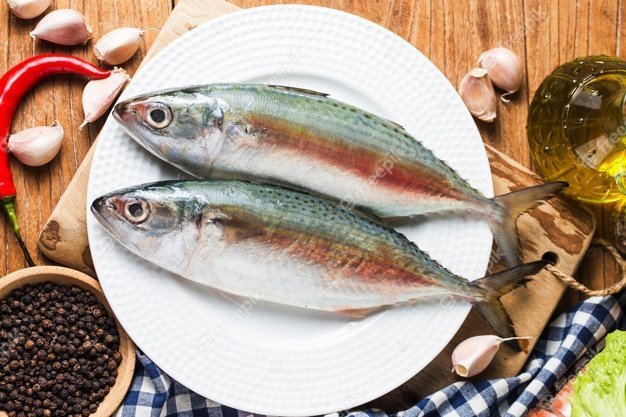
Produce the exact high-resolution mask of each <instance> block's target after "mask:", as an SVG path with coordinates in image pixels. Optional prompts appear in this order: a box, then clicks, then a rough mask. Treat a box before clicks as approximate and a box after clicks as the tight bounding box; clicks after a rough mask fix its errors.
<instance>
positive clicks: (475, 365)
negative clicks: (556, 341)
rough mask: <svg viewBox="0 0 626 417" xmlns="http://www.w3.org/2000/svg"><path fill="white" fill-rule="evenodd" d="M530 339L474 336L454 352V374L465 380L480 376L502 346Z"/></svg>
mask: <svg viewBox="0 0 626 417" xmlns="http://www.w3.org/2000/svg"><path fill="white" fill-rule="evenodd" d="M528 339H531V338H530V337H510V338H507V339H502V338H501V337H498V336H491V335H484V336H474V337H470V338H469V339H467V340H464V341H463V342H461V343H460V344H459V345H458V346H457V347H456V348H455V349H454V352H452V367H453V368H452V372H456V373H457V374H458V375H459V376H462V377H464V378H468V377H472V376H475V375H478V374H479V373H481V372H482V371H484V370H485V369H487V367H488V366H489V364H490V363H491V361H492V360H493V358H494V357H495V356H496V353H497V352H498V349H499V348H500V345H501V344H502V343H503V342H506V341H509V340H528Z"/></svg>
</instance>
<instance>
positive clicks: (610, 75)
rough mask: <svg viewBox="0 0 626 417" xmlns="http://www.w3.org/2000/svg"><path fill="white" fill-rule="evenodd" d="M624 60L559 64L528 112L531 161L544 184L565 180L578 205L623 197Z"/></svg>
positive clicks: (604, 58)
mask: <svg viewBox="0 0 626 417" xmlns="http://www.w3.org/2000/svg"><path fill="white" fill-rule="evenodd" d="M625 97H626V62H624V61H622V60H621V59H619V58H615V57H609V56H590V57H585V58H578V59H575V60H573V61H571V62H568V63H566V64H563V65H561V66H560V67H558V68H557V69H556V70H554V72H552V74H550V75H549V76H548V77H547V78H546V79H545V80H544V81H543V83H542V84H541V85H540V87H539V89H538V90H537V92H536V93H535V96H534V98H533V101H532V103H531V105H530V108H529V113H528V128H527V129H528V140H529V144H530V148H531V152H532V155H533V159H534V161H535V163H536V165H537V168H538V169H539V171H540V172H541V173H542V174H543V176H544V177H545V178H546V180H548V181H556V180H560V181H567V182H568V183H569V184H570V187H569V188H568V189H567V190H566V192H567V193H569V194H570V195H572V196H575V197H577V198H578V199H580V200H582V201H587V202H595V203H604V202H615V201H618V200H620V199H623V198H624V197H625V196H626V102H625Z"/></svg>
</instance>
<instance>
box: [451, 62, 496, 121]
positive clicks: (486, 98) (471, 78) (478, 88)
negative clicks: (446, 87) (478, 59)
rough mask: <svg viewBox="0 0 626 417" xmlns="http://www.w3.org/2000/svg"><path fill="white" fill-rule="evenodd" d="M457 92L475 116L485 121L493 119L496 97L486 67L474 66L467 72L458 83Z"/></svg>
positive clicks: (494, 116)
mask: <svg viewBox="0 0 626 417" xmlns="http://www.w3.org/2000/svg"><path fill="white" fill-rule="evenodd" d="M459 94H460V95H461V98H462V99H463V101H464V102H465V105H466V106H467V109H468V110H469V111H470V113H472V114H473V115H474V116H475V117H477V118H479V119H480V120H484V121H485V122H493V121H494V119H495V118H496V104H497V98H496V92H495V91H494V89H493V85H492V84H491V81H490V80H489V77H488V76H487V70H486V69H484V68H474V69H472V70H471V71H470V72H468V73H467V74H466V75H465V77H463V80H461V84H459Z"/></svg>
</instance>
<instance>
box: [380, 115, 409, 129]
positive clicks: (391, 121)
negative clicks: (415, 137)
mask: <svg viewBox="0 0 626 417" xmlns="http://www.w3.org/2000/svg"><path fill="white" fill-rule="evenodd" d="M377 117H380V118H381V119H383V120H384V121H386V122H388V123H391V124H392V125H394V126H395V127H397V128H398V129H400V130H403V131H405V132H406V129H405V128H404V126H402V125H401V124H400V123H397V122H394V121H393V120H389V119H386V118H384V117H382V116H377Z"/></svg>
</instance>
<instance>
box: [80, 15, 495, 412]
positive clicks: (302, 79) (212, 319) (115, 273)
mask: <svg viewBox="0 0 626 417" xmlns="http://www.w3.org/2000/svg"><path fill="white" fill-rule="evenodd" d="M212 82H255V83H256V82H260V83H271V84H285V85H293V86H298V87H304V88H309V89H313V90H318V91H322V92H326V93H330V94H331V96H333V97H335V98H337V99H340V100H343V101H346V102H348V103H351V104H355V105H357V106H360V107H362V108H364V109H367V110H370V111H372V112H374V113H377V114H379V115H381V116H383V117H386V118H388V119H391V120H394V121H397V122H398V123H400V124H402V125H403V126H404V127H405V128H406V129H408V131H409V132H411V133H412V134H414V135H415V136H416V137H417V138H419V139H421V140H422V141H423V142H424V143H425V144H426V146H428V147H430V148H431V149H433V151H434V152H435V153H436V154H437V155H438V156H439V157H441V158H442V159H444V160H446V161H448V162H449V164H450V165H451V166H452V167H454V168H456V169H457V170H458V172H459V173H460V174H461V176H463V177H464V178H466V179H468V180H469V182H470V183H471V184H472V185H473V186H474V187H476V188H478V189H480V190H481V191H482V192H483V193H485V194H486V195H489V196H491V195H493V189H492V182H491V175H490V171H489V165H488V162H487V157H486V154H485V150H484V147H483V144H482V142H481V139H480V136H479V134H478V131H477V129H476V126H475V124H474V122H473V120H472V118H471V116H470V115H469V113H468V112H467V110H466V109H465V107H464V105H463V103H462V102H461V100H460V98H459V97H458V95H457V94H456V92H455V89H454V88H453V86H452V85H451V84H450V83H449V82H448V80H447V79H446V78H445V77H444V76H443V75H442V74H441V73H440V72H439V71H438V70H437V68H436V67H435V66H434V65H433V64H432V63H431V62H430V61H429V60H428V59H427V58H426V57H424V56H423V55H422V54H421V53H420V52H418V51H417V50H416V49H415V48H413V47H412V46H411V45H409V44H408V43H406V42H405V41H404V40H402V39H401V38H400V37H398V36H396V35H394V34H393V33H391V32H389V31H387V30H386V29H384V28H382V27H380V26H377V25H375V24H373V23H371V22H369V21H367V20H364V19H361V18H359V17H356V16H353V15H350V14H347V13H343V12H339V11H335V10H330V9H325V8H318V7H307V6H272V7H262V8H255V9H248V10H244V11H240V12H237V13H233V14H229V15H226V16H224V17H221V18H218V19H216V20H213V21H211V22H209V23H207V24H205V25H202V26H200V27H198V28H197V29H194V30H193V31H191V32H189V33H188V34H185V35H184V36H182V37H180V38H179V39H177V40H176V41H175V42H173V43H172V44H171V45H169V46H168V47H167V48H165V49H164V50H163V51H162V52H161V53H160V54H158V55H157V56H156V57H154V59H153V60H152V61H150V62H149V63H148V64H147V65H146V66H145V68H143V69H142V70H141V71H140V72H138V73H137V74H136V75H135V77H134V79H133V81H132V82H131V84H130V85H129V86H128V88H127V89H126V91H125V93H124V97H130V96H133V95H136V94H140V93H143V92H148V91H152V90H155V89H162V88H166V87H173V86H184V85H190V84H200V83H212ZM179 176H180V174H179V173H178V172H177V171H176V170H175V169H172V168H170V167H168V166H167V165H166V164H164V163H162V162H160V161H158V160H157V159H155V158H153V157H152V156H151V155H149V154H148V153H147V152H146V151H144V150H143V149H142V148H140V147H139V146H138V145H136V144H135V142H134V141H133V140H132V139H130V138H129V137H128V136H126V135H125V134H124V133H123V131H122V129H121V128H120V127H119V126H118V125H117V123H116V122H115V121H113V120H112V119H109V121H108V122H107V124H106V126H105V127H104V129H103V130H102V134H101V137H100V141H99V142H98V146H97V150H96V154H95V159H94V162H93V166H92V169H91V177H90V181H89V198H88V203H90V202H91V201H92V200H93V199H95V198H96V197H97V196H99V195H101V194H103V193H105V192H108V191H111V190H114V189H118V188H121V187H125V186H129V185H134V184H139V183H143V182H149V181H155V180H164V179H171V178H177V177H179ZM88 219H89V220H88V223H89V224H88V227H89V242H90V245H91V252H92V255H93V260H94V264H95V267H96V270H97V272H98V277H99V278H100V282H101V283H102V287H103V289H104V291H105V293H106V296H107V299H108V300H109V302H110V304H111V307H112V308H113V310H114V311H115V313H116V315H117V317H118V319H119V320H120V322H121V323H122V325H123V326H124V328H125V329H126V331H127V332H128V334H129V335H130V336H131V337H132V338H133V340H134V341H135V342H136V343H137V345H138V346H139V347H140V348H141V349H142V350H143V351H144V352H145V353H146V354H147V355H148V356H149V357H151V358H152V359H153V360H154V361H155V362H156V363H157V364H158V365H159V366H160V367H161V368H162V369H163V370H164V371H165V372H167V373H168V374H169V375H171V376H172V377H173V378H175V379H177V380H178V381H180V382H181V383H182V384H184V385H186V386H187V387H189V388H191V389H192V390H194V391H196V392H198V393H199V394H202V395H204V396H206V397H208V398H210V399H212V400H214V401H217V402H219V403H223V404H226V405H229V406H232V407H236V408H239V409H242V410H246V411H249V412H256V413H262V414H271V415H290V416H304V415H315V414H323V413H328V412H332V411H337V410H342V409H347V408H350V407H354V406H357V405H360V404H363V403H364V402H367V401H369V400H372V399H374V398H376V397H378V396H381V395H383V394H385V393H387V392H388V391H390V390H392V389H393V388H395V387H397V386H399V385H401V384H402V383H404V382H405V381H406V380H408V379H409V378H410V377H412V376H413V375H415V374H416V373H417V372H419V371H420V370H421V369H422V368H424V367H425V366H426V365H427V364H428V363H429V362H430V361H431V360H432V359H433V358H434V357H435V356H436V355H437V354H438V353H439V352H440V351H441V350H442V348H443V347H444V346H445V345H446V344H447V343H448V342H449V341H450V339H451V338H452V336H453V335H454V334H455V333H456V331H457V330H458V328H459V326H460V325H461V324H462V322H463V320H464V319H465V317H466V315H467V313H468V311H469V309H470V306H469V304H467V303H465V302H457V301H452V300H432V301H429V302H422V303H419V304H417V305H415V306H407V307H403V308H395V309H391V310H388V311H386V312H383V313H379V314H376V315H373V316H370V317H368V318H366V319H363V320H350V319H347V318H345V317H341V316H338V315H334V314H327V313H326V314H325V313H319V312H313V311H305V310H299V309H295V308H286V307H281V306H278V305H271V304H268V303H263V302H257V301H255V300H246V301H243V302H242V301H240V300H229V299H227V298H225V297H224V296H222V295H219V294H216V293H214V292H213V291H211V290H210V289H208V288H203V287H200V286H198V285H196V284H193V283H191V282H187V281H185V280H183V279H180V278H178V277H176V276H174V275H172V274H170V273H167V272H164V271H162V270H160V269H158V268H157V267H154V266H152V265H150V264H148V263H146V262H144V261H143V260H141V259H140V258H138V257H136V256H134V255H132V254H131V253H130V252H127V251H126V250H124V249H123V248H122V247H121V246H120V245H118V244H117V243H115V242H113V241H112V239H111V238H110V237H109V236H108V234H107V233H106V232H105V231H104V229H103V228H101V227H100V225H99V224H98V223H97V221H96V220H95V219H94V218H93V216H92V215H91V213H89V212H88ZM400 230H401V231H402V232H404V233H405V234H406V235H407V236H408V237H409V238H410V239H411V240H413V241H415V242H417V243H418V244H419V246H420V247H422V248H423V249H424V250H426V251H428V252H429V253H430V254H431V255H432V256H433V257H434V258H436V259H438V260H439V261H441V262H442V263H443V264H444V265H445V266H447V267H448V268H450V269H452V270H453V271H454V272H456V273H458V274H462V275H464V276H466V277H468V278H477V277H480V276H482V275H483V274H484V272H485V270H486V266H487V262H488V258H489V253H490V249H491V243H492V236H491V233H490V231H489V229H488V227H487V226H486V225H485V224H483V223H482V222H480V221H477V220H472V219H460V218H452V217H446V218H441V219H429V220H427V221H426V220H421V221H419V222H413V223H412V224H409V225H405V226H403V227H400ZM238 303H239V304H238Z"/></svg>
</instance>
